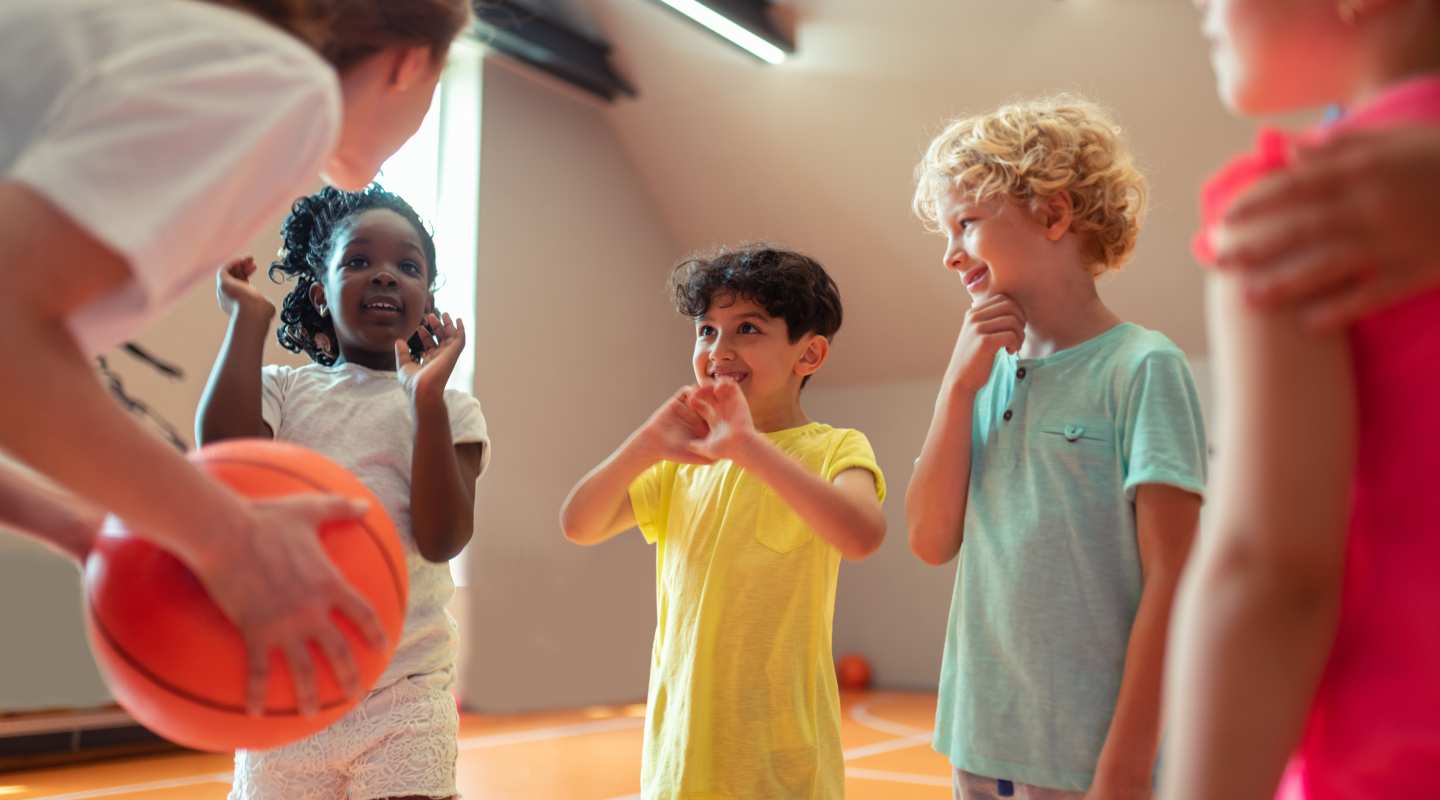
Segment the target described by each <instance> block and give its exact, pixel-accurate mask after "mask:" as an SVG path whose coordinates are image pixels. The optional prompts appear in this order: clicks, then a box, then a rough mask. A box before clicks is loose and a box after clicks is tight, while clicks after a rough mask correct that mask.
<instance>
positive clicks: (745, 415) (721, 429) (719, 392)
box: [690, 378, 756, 460]
mask: <svg viewBox="0 0 1440 800" xmlns="http://www.w3.org/2000/svg"><path fill="white" fill-rule="evenodd" d="M690 408H692V409H694V411H695V413H696V414H699V415H700V418H701V419H703V420H705V424H706V425H707V426H709V428H710V432H709V434H707V435H706V436H705V438H703V439H701V440H699V441H697V442H694V443H692V444H691V445H690V447H691V449H692V450H694V451H695V452H696V453H699V454H700V455H702V456H704V457H706V458H710V459H717V460H718V459H722V458H729V459H733V458H734V457H735V455H736V453H738V452H739V451H740V450H741V448H742V447H743V446H744V445H745V444H746V443H747V442H749V441H750V440H751V439H753V438H754V437H755V435H756V433H755V422H754V420H753V419H751V417H750V404H749V403H748V402H746V400H745V393H744V392H742V391H740V384H738V383H736V382H735V381H733V380H731V379H729V378H721V379H719V380H717V381H715V382H714V383H707V384H705V385H704V386H701V387H699V388H697V389H696V390H695V391H694V392H692V393H691V395H690Z"/></svg>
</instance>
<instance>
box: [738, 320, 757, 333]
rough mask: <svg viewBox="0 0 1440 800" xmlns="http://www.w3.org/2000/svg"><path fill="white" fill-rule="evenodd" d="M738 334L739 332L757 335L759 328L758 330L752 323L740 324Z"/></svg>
mask: <svg viewBox="0 0 1440 800" xmlns="http://www.w3.org/2000/svg"><path fill="white" fill-rule="evenodd" d="M740 332H741V333H759V332H760V328H759V327H758V326H756V325H755V323H753V322H742V323H740Z"/></svg>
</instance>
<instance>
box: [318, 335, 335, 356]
mask: <svg viewBox="0 0 1440 800" xmlns="http://www.w3.org/2000/svg"><path fill="white" fill-rule="evenodd" d="M315 347H317V348H319V350H320V352H322V353H324V354H325V355H327V356H333V355H335V343H334V342H331V341H330V337H329V336H327V335H326V334H323V333H317V334H315Z"/></svg>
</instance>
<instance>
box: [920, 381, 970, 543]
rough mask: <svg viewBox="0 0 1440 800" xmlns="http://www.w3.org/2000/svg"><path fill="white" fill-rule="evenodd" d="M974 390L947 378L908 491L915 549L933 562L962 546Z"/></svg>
mask: <svg viewBox="0 0 1440 800" xmlns="http://www.w3.org/2000/svg"><path fill="white" fill-rule="evenodd" d="M974 408H975V396H974V395H973V394H971V393H969V392H967V391H964V390H962V389H959V388H957V387H955V386H954V385H953V384H952V383H951V382H950V381H949V380H948V379H947V380H946V381H945V382H944V383H943V384H942V385H941V389H940V395H939V397H937V398H936V400H935V412H934V416H933V417H932V418H931V420H930V430H929V432H928V433H926V435H925V443H924V444H923V445H922V446H921V449H920V458H919V459H917V460H916V462H915V472H914V474H913V475H912V476H911V478H910V486H909V488H908V489H907V490H906V492H905V521H906V526H907V527H908V529H909V534H910V550H911V551H912V552H914V553H915V555H917V556H919V557H920V558H921V560H923V561H925V562H927V563H929V564H944V563H945V562H947V561H949V560H950V559H952V558H954V557H955V554H956V553H958V552H959V551H960V543H961V541H962V540H963V537H964V532H965V506H966V498H967V496H968V494H969V491H970V444H971V441H970V440H971V436H972V425H973V415H974Z"/></svg>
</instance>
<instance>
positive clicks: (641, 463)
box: [560, 436, 656, 545]
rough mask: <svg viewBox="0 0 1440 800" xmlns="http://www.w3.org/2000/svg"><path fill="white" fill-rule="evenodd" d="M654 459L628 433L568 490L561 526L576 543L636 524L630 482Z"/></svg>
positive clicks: (608, 535) (598, 539)
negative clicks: (618, 444) (622, 441)
mask: <svg viewBox="0 0 1440 800" xmlns="http://www.w3.org/2000/svg"><path fill="white" fill-rule="evenodd" d="M655 461H656V459H655V458H654V457H653V456H652V455H648V454H646V453H645V452H644V448H643V447H642V446H641V445H639V444H638V443H637V442H636V437H634V436H631V437H630V438H629V439H626V440H625V443H624V444H622V445H620V447H619V448H618V449H616V450H615V452H613V453H611V454H610V456H609V457H608V458H606V459H605V460H604V461H602V462H600V464H599V465H598V466H596V467H595V468H594V469H592V470H590V472H589V473H588V474H586V475H585V477H584V478H581V479H580V482H579V483H577V484H575V488H573V489H571V490H570V494H569V496H567V497H566V498H565V503H564V505H562V506H561V507H560V527H561V529H562V530H564V531H565V538H566V539H569V540H570V541H572V542H574V543H575V544H583V545H592V544H599V543H601V542H603V541H606V540H608V539H612V538H614V537H615V536H616V535H618V534H619V533H621V532H623V531H626V530H629V529H630V528H633V527H635V510H634V508H632V507H631V505H630V484H631V483H633V482H634V481H635V479H636V478H637V477H639V476H640V473H642V472H644V471H645V470H647V469H649V468H650V466H651V465H652V464H654V463H655Z"/></svg>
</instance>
